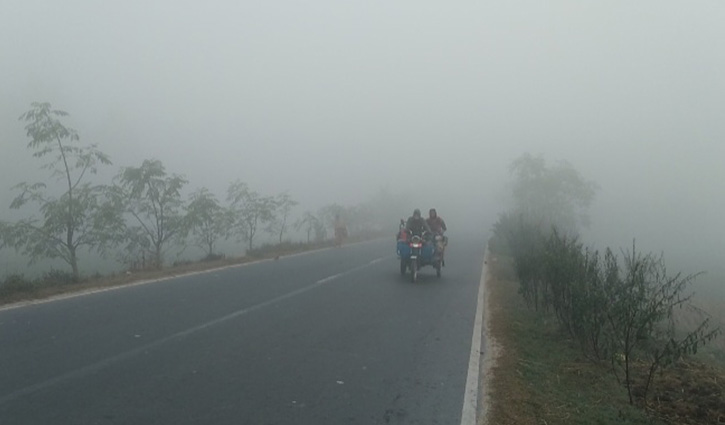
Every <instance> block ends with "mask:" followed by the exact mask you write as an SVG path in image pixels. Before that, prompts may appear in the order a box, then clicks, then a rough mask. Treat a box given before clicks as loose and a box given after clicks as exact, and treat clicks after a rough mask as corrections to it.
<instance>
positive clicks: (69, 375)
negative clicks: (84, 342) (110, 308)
mask: <svg viewBox="0 0 725 425" xmlns="http://www.w3.org/2000/svg"><path fill="white" fill-rule="evenodd" d="M385 258H387V257H380V258H376V259H374V260H372V261H370V262H368V263H365V264H363V265H360V266H357V267H353V268H352V269H350V270H347V271H345V272H342V273H337V274H334V275H331V276H328V277H326V278H324V279H320V280H318V281H316V282H315V283H313V284H312V285H309V286H305V287H302V288H300V289H297V290H294V291H292V292H288V293H286V294H284V295H280V296H278V297H276V298H272V299H270V300H267V301H264V302H261V303H259V304H255V305H253V306H250V307H246V308H243V309H241V310H237V311H235V312H233V313H229V314H227V315H226V316H222V317H219V318H216V319H214V320H210V321H208V322H205V323H202V324H200V325H197V326H194V327H191V328H188V329H185V330H183V331H180V332H177V333H175V334H172V335H169V336H167V337H165V338H161V339H158V340H156V341H154V342H150V343H148V344H145V345H142V346H140V347H136V348H134V349H132V350H128V351H125V352H123V353H120V354H117V355H115V356H111V357H108V358H106V359H103V360H101V361H98V362H96V363H93V364H90V365H88V366H84V367H81V368H79V369H75V370H71V371H70V372H66V373H64V374H61V375H58V376H55V377H53V378H50V379H48V380H46V381H43V382H39V383H37V384H33V385H30V386H27V387H25V388H21V389H19V390H16V391H13V392H11V393H9V394H6V395H4V396H0V406H1V405H3V404H6V403H8V402H11V401H13V400H16V399H17V398H19V397H23V396H26V395H29V394H32V393H34V392H36V391H40V390H43V389H45V388H49V387H52V386H53V385H56V384H59V383H61V382H64V381H67V380H69V379H74V378H80V377H83V376H86V375H89V374H91V373H93V372H96V371H98V370H101V369H104V368H106V367H108V366H111V365H113V364H115V363H118V362H120V361H122V360H125V359H128V358H130V357H133V356H135V355H138V354H141V353H144V352H146V351H149V350H151V349H154V348H156V347H159V346H161V345H163V344H165V343H167V342H170V341H173V340H176V339H179V338H183V337H186V336H189V335H191V334H194V333H196V332H198V331H202V330H204V329H207V328H210V327H212V326H215V325H219V324H221V323H224V322H227V321H229V320H232V319H234V318H237V317H239V316H243V315H245V314H247V313H251V312H253V311H257V310H260V309H262V308H264V307H269V306H270V305H273V304H276V303H278V302H280V301H283V300H286V299H288V298H292V297H294V296H297V295H300V294H303V293H305V292H308V291H311V290H312V289H315V288H319V287H320V286H322V285H324V284H325V283H327V282H330V281H332V280H335V279H337V278H339V277H342V276H345V275H348V274H351V273H354V272H356V271H358V270H362V269H364V268H365V267H369V266H371V265H373V264H376V263H379V262H380V261H382V260H384V259H385Z"/></svg>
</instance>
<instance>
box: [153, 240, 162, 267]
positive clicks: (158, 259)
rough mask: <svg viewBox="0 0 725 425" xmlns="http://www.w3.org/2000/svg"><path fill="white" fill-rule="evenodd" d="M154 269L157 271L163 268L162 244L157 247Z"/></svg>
mask: <svg viewBox="0 0 725 425" xmlns="http://www.w3.org/2000/svg"><path fill="white" fill-rule="evenodd" d="M154 267H156V268H157V269H160V268H161V244H157V245H156V252H154Z"/></svg>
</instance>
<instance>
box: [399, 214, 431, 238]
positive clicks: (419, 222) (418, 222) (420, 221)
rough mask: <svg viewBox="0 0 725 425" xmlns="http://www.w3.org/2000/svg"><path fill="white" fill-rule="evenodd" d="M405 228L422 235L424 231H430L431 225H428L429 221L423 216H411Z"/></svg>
mask: <svg viewBox="0 0 725 425" xmlns="http://www.w3.org/2000/svg"><path fill="white" fill-rule="evenodd" d="M405 228H406V229H408V230H410V232H411V233H413V234H414V235H422V234H423V232H424V231H425V232H430V226H428V223H427V222H426V221H425V219H424V218H423V217H419V218H415V217H413V216H411V217H409V218H408V222H407V223H406V224H405Z"/></svg>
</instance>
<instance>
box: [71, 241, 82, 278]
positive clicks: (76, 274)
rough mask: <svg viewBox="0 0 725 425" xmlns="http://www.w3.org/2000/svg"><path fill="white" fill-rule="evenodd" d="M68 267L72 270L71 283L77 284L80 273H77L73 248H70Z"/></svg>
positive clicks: (76, 262)
mask: <svg viewBox="0 0 725 425" xmlns="http://www.w3.org/2000/svg"><path fill="white" fill-rule="evenodd" d="M69 251H70V266H71V268H72V269H73V281H74V282H78V281H79V280H80V272H79V271H78V257H77V256H76V249H75V247H70V249H69Z"/></svg>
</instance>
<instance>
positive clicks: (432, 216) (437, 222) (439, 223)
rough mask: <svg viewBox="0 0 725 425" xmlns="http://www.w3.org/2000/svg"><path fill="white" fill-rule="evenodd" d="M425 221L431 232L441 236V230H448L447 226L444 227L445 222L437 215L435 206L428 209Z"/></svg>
mask: <svg viewBox="0 0 725 425" xmlns="http://www.w3.org/2000/svg"><path fill="white" fill-rule="evenodd" d="M426 222H427V223H428V226H429V227H430V229H431V230H432V231H433V233H435V234H437V235H441V236H443V232H445V231H446V230H448V228H446V222H445V221H443V219H442V218H440V217H439V216H438V213H437V212H436V209H435V208H431V209H430V211H428V219H427V220H426Z"/></svg>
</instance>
